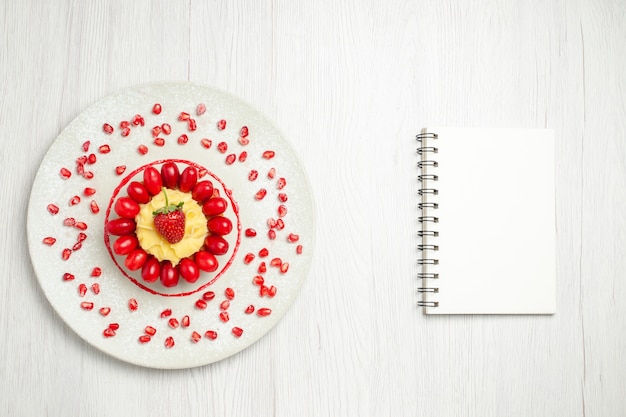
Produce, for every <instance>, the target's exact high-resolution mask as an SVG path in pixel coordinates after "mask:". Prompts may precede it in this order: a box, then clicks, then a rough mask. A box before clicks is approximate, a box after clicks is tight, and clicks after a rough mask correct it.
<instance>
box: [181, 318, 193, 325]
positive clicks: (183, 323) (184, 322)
mask: <svg viewBox="0 0 626 417" xmlns="http://www.w3.org/2000/svg"><path fill="white" fill-rule="evenodd" d="M189 324H191V319H190V318H189V316H183V318H182V320H181V326H183V327H189Z"/></svg>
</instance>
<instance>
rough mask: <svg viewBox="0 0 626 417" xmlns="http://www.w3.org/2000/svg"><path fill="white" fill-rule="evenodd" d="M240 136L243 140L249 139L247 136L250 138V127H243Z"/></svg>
mask: <svg viewBox="0 0 626 417" xmlns="http://www.w3.org/2000/svg"><path fill="white" fill-rule="evenodd" d="M239 135H240V136H241V137H242V138H245V137H247V136H248V126H242V127H241V130H240V131H239Z"/></svg>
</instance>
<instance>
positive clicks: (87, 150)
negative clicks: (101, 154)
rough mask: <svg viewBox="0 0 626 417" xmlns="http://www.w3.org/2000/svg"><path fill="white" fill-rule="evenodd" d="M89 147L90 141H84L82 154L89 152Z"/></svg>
mask: <svg viewBox="0 0 626 417" xmlns="http://www.w3.org/2000/svg"><path fill="white" fill-rule="evenodd" d="M89 145H91V142H90V141H85V142H84V143H83V152H89Z"/></svg>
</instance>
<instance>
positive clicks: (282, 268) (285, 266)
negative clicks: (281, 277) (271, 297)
mask: <svg viewBox="0 0 626 417" xmlns="http://www.w3.org/2000/svg"><path fill="white" fill-rule="evenodd" d="M288 270H289V263H288V262H283V264H282V265H281V266H280V272H282V273H283V274H285V273H287V271H288Z"/></svg>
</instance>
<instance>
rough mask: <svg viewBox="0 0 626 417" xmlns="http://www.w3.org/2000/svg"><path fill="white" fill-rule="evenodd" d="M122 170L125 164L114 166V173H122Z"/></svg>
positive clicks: (124, 169) (124, 168)
mask: <svg viewBox="0 0 626 417" xmlns="http://www.w3.org/2000/svg"><path fill="white" fill-rule="evenodd" d="M124 171H126V165H119V166H117V167H115V173H116V174H117V175H122V174H123V173H124Z"/></svg>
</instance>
